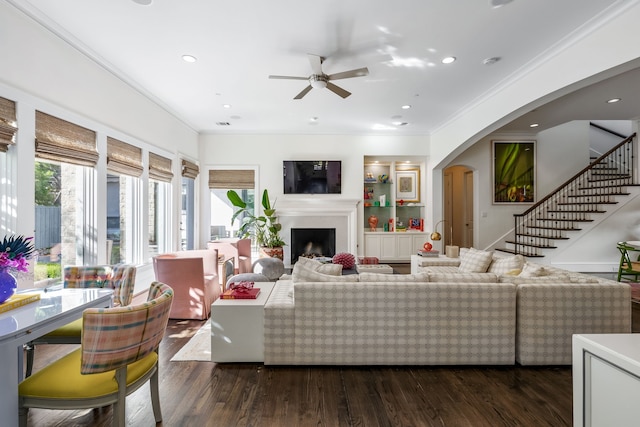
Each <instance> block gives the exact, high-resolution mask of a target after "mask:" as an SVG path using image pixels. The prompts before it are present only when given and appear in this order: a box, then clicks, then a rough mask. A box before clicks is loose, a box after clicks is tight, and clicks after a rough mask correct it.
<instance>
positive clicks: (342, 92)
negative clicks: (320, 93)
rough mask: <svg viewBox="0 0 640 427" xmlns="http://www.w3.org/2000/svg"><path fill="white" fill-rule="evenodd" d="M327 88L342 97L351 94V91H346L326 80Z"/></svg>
mask: <svg viewBox="0 0 640 427" xmlns="http://www.w3.org/2000/svg"><path fill="white" fill-rule="evenodd" d="M327 89H329V90H330V91H331V92H333V93H335V94H336V95H340V96H341V97H343V98H346V97H347V96H349V95H351V92H349V91H346V90H344V89H342V88H341V87H338V86H336V85H334V84H333V83H331V82H327Z"/></svg>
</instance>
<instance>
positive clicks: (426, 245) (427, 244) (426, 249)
mask: <svg viewBox="0 0 640 427" xmlns="http://www.w3.org/2000/svg"><path fill="white" fill-rule="evenodd" d="M422 248H423V249H424V250H425V251H427V252H429V251H430V250H431V249H433V245H432V244H431V243H429V242H427V243H425V244H424V245H422Z"/></svg>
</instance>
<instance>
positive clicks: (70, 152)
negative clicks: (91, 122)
mask: <svg viewBox="0 0 640 427" xmlns="http://www.w3.org/2000/svg"><path fill="white" fill-rule="evenodd" d="M36 157H38V158H41V159H48V160H55V161H57V162H64V163H71V164H74V165H80V166H91V167H94V166H95V165H96V163H97V162H98V150H97V149H96V133H95V132H94V131H92V130H90V129H87V128H83V127H82V126H78V125H76V124H73V123H70V122H67V121H66V120H62V119H59V118H57V117H54V116H50V115H49V114H46V113H43V112H41V111H36Z"/></svg>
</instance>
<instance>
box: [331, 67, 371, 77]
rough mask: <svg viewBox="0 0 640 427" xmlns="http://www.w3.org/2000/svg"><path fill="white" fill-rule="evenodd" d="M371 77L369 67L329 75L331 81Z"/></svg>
mask: <svg viewBox="0 0 640 427" xmlns="http://www.w3.org/2000/svg"><path fill="white" fill-rule="evenodd" d="M368 75H369V69H368V68H367V67H364V68H358V69H356V70H349V71H343V72H341V73H335V74H331V75H329V76H328V77H329V80H340V79H349V78H351V77H363V76H368Z"/></svg>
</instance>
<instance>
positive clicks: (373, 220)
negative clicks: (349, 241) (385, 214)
mask: <svg viewBox="0 0 640 427" xmlns="http://www.w3.org/2000/svg"><path fill="white" fill-rule="evenodd" d="M377 227H378V217H377V216H375V215H371V216H370V217H369V230H370V231H376V228H377Z"/></svg>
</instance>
